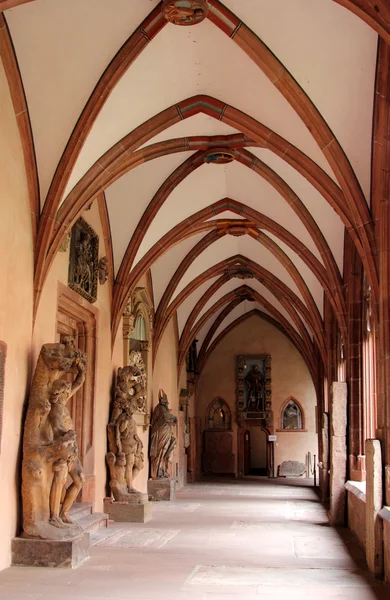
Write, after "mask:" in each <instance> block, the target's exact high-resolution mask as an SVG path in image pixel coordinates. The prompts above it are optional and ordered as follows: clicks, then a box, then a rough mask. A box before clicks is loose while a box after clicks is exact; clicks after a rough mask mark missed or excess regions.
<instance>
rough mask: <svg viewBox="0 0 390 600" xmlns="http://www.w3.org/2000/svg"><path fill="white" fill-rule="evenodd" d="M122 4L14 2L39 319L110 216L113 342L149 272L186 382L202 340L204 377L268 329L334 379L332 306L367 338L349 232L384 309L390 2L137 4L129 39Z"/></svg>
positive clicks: (8, 64)
mask: <svg viewBox="0 0 390 600" xmlns="http://www.w3.org/2000/svg"><path fill="white" fill-rule="evenodd" d="M108 7H109V3H108V0H94V1H93V2H92V1H91V0H67V2H66V3H64V2H62V0H51V1H50V2H48V1H47V0H0V12H1V13H2V14H0V19H1V22H0V50H1V55H2V58H3V64H4V67H5V71H6V75H7V78H8V81H9V83H10V89H11V94H12V99H13V103H14V110H15V114H16V115H17V120H18V125H19V130H20V132H21V137H22V140H23V151H24V156H25V162H26V170H27V174H28V184H29V192H30V203H31V215H32V221H33V229H34V232H36V261H35V309H36V308H37V306H38V304H39V301H40V295H41V291H42V288H43V286H44V283H45V280H46V277H47V275H48V272H49V270H50V268H51V265H52V263H53V260H54V258H55V256H56V254H57V252H58V250H59V248H60V246H61V243H62V241H63V238H64V236H65V235H66V234H67V232H68V231H69V230H70V228H71V227H72V225H73V224H74V223H75V222H76V221H77V219H78V218H79V217H80V216H81V214H82V213H83V211H84V210H85V209H86V208H87V207H88V206H89V205H90V204H91V202H93V201H95V200H96V199H97V200H98V203H99V210H100V213H101V215H102V218H103V219H104V223H105V230H106V231H107V242H106V243H107V244H108V245H109V251H107V252H106V254H107V256H108V261H109V265H110V278H111V279H112V280H113V281H114V284H113V296H112V329H113V341H114V338H115V335H116V333H117V331H118V329H119V326H120V320H121V316H122V314H123V311H124V309H125V307H126V304H127V302H128V298H129V296H130V294H131V292H132V291H133V290H134V289H135V288H136V287H137V284H138V282H139V280H140V278H141V277H142V276H143V275H144V274H148V276H150V277H151V281H152V285H153V293H154V298H155V301H156V307H155V308H156V319H155V328H154V343H153V352H154V355H155V354H156V352H157V349H158V347H159V344H160V342H161V338H162V335H163V333H164V331H165V329H166V327H167V325H168V323H169V320H170V319H171V318H175V315H176V316H177V320H178V330H179V339H180V343H179V356H178V361H179V364H180V366H182V365H184V363H185V356H186V352H187V350H188V348H189V346H190V344H191V342H192V341H193V339H194V338H195V337H196V338H197V339H198V340H199V344H198V349H199V364H200V366H201V367H202V365H203V364H205V361H206V360H207V358H208V356H209V355H210V352H211V351H212V350H213V348H215V346H216V344H218V343H219V341H220V340H221V339H222V338H223V337H224V335H225V334H226V332H227V331H229V330H230V329H231V328H232V327H233V326H234V324H236V323H239V322H241V321H242V319H244V318H246V316H247V315H251V314H259V315H261V316H262V318H265V319H268V320H269V321H270V322H272V323H273V324H275V326H277V327H278V328H280V330H281V331H283V332H284V333H285V335H286V336H287V337H288V338H289V339H290V340H291V341H292V343H293V344H294V345H295V346H296V348H297V349H298V350H299V352H300V353H301V355H302V356H303V358H304V360H305V361H306V364H307V365H308V368H309V370H310V372H311V373H312V375H313V378H314V375H315V372H316V364H317V362H316V361H317V359H318V357H320V359H321V361H322V363H323V366H324V369H326V365H327V359H328V358H327V349H326V348H327V345H326V343H325V338H326V331H325V326H324V322H325V320H324V317H325V312H326V305H327V303H328V304H329V305H330V306H331V307H332V309H333V311H334V314H335V318H336V319H337V322H338V325H339V328H340V331H341V333H342V335H343V336H344V337H345V336H346V335H347V324H346V317H345V315H346V312H347V311H346V307H345V299H344V290H343V275H344V273H343V265H344V247H345V239H346V238H345V233H346V232H348V238H347V239H348V240H349V243H352V244H354V246H355V247H356V250H357V253H358V254H359V256H360V258H361V260H362V262H363V265H364V269H365V273H366V275H367V280H368V282H369V285H370V288H371V291H372V295H373V300H374V302H373V306H374V308H375V306H376V304H375V300H377V298H378V273H377V264H376V258H375V257H376V252H377V249H376V242H375V239H376V238H375V219H374V217H373V216H372V215H373V213H374V212H375V206H376V202H377V195H376V191H375V190H371V149H372V147H373V145H372V143H373V107H374V85H375V77H376V74H377V70H378V73H379V75H380V69H381V68H382V67H381V64H380V63H377V48H378V38H379V39H380V40H381V41H380V47H381V44H382V46H384V45H385V44H388V43H390V7H389V4H388V2H387V1H386V0H377V1H376V2H375V5H374V4H373V3H372V2H371V0H333V1H331V0H316V2H315V3H313V1H312V0H297V1H296V2H294V3H291V2H290V1H289V0H245V2H243V1H242V0H223V1H221V0H162V1H159V0H137V2H133V1H129V0H117V1H116V7H115V14H113V15H112V19H111V21H110V27H107V10H108ZM59 15H60V18H58V16H59ZM96 40H99V43H98V44H96ZM96 46H98V47H96ZM31 74H33V76H32V75H31ZM377 81H379V82H380V77H379V79H377ZM375 102H376V103H378V102H379V100H378V97H376V98H375ZM379 152H381V148H380V147H379V146H378V145H376V146H375V145H374V147H373V153H374V154H376V155H377V154H378V153H379ZM371 198H372V200H371Z"/></svg>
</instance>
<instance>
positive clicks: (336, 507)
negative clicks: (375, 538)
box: [329, 382, 347, 525]
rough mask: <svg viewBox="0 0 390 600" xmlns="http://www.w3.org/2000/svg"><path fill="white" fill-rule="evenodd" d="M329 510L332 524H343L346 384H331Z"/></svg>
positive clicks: (345, 465)
mask: <svg viewBox="0 0 390 600" xmlns="http://www.w3.org/2000/svg"><path fill="white" fill-rule="evenodd" d="M330 420H331V432H330V511H329V521H330V522H331V524H332V525H345V495H346V491H345V487H344V484H345V481H346V478H347V443H346V434H347V384H346V383H345V382H333V383H332V386H331V415H330Z"/></svg>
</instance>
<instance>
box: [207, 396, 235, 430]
mask: <svg viewBox="0 0 390 600" xmlns="http://www.w3.org/2000/svg"><path fill="white" fill-rule="evenodd" d="M231 420H232V418H231V411H230V408H229V406H228V405H227V404H226V402H225V400H223V399H222V398H216V399H215V400H213V402H212V403H211V405H210V408H209V412H208V420H207V426H208V428H209V429H230V427H231Z"/></svg>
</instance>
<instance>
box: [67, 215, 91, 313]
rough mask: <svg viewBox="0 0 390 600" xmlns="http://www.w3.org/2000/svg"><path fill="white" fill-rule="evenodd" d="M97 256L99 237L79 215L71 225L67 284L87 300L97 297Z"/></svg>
mask: <svg viewBox="0 0 390 600" xmlns="http://www.w3.org/2000/svg"><path fill="white" fill-rule="evenodd" d="M98 257H99V237H98V236H97V234H96V232H95V231H94V230H93V229H92V227H91V226H90V225H88V223H87V222H86V221H84V219H83V218H81V217H80V218H79V219H78V221H77V222H76V223H75V224H74V225H73V227H72V237H71V244H70V253H69V274H68V285H69V287H70V288H72V290H74V291H75V292H77V293H78V294H80V295H81V296H83V297H84V298H86V300H88V302H96V299H97V279H98V270H99V269H98V262H99V259H98Z"/></svg>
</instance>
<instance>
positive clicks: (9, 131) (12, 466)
mask: <svg viewBox="0 0 390 600" xmlns="http://www.w3.org/2000/svg"><path fill="white" fill-rule="evenodd" d="M0 214H1V218H0V255H1V275H2V278H1V287H2V290H1V293H0V340H2V341H3V342H5V344H7V358H6V362H5V373H4V405H3V432H2V441H1V449H0V452H1V454H0V481H1V484H2V493H1V495H0V514H1V522H2V530H1V539H0V569H2V568H4V567H7V566H8V565H9V562H10V549H11V538H12V537H13V536H14V535H15V533H16V530H17V528H18V523H19V520H20V513H19V483H20V480H19V477H20V465H21V463H20V459H21V456H20V452H21V440H22V424H21V423H22V414H23V407H24V402H25V399H26V390H27V387H28V383H29V377H30V366H31V355H30V350H31V327H32V309H33V240H32V228H31V216H30V204H29V196H28V189H27V181H26V173H25V166H24V158H23V151H22V146H21V142H20V137H19V131H18V126H17V123H16V118H15V115H14V109H13V105H12V101H11V97H10V94H9V89H8V83H7V80H6V77H5V73H4V69H3V63H2V62H1V60H0ZM46 341H47V340H46Z"/></svg>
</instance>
